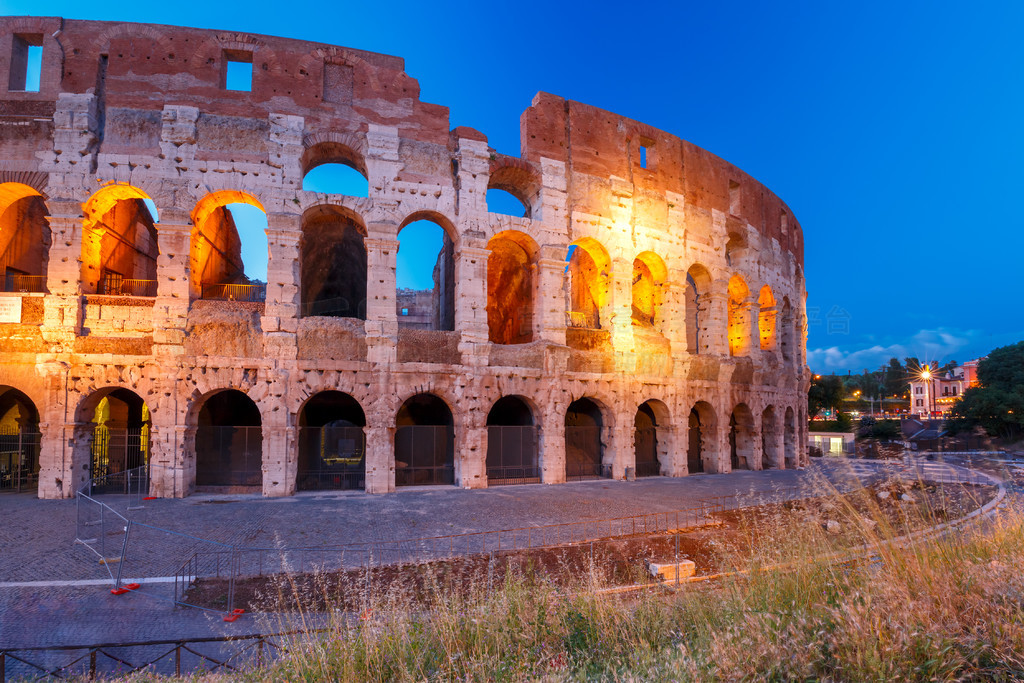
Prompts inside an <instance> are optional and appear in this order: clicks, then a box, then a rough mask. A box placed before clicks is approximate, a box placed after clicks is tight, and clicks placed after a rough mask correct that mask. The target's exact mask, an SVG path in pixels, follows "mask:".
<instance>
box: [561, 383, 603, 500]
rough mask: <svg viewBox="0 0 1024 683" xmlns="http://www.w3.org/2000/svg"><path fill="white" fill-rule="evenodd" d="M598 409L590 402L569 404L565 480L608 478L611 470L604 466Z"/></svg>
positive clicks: (566, 418) (566, 426)
mask: <svg viewBox="0 0 1024 683" xmlns="http://www.w3.org/2000/svg"><path fill="white" fill-rule="evenodd" d="M603 429H604V419H603V418H602V416H601V409H600V408H599V407H598V405H597V404H596V403H594V402H593V401H592V400H590V399H589V398H580V399H577V400H575V401H573V402H572V403H571V404H569V409H568V410H567V411H566V412H565V479H566V481H582V480H584V479H599V478H601V477H605V478H610V477H611V475H612V473H611V467H609V466H607V465H605V464H604V462H603V460H604V444H603V440H602V438H601V437H602V434H601V432H602V430H603Z"/></svg>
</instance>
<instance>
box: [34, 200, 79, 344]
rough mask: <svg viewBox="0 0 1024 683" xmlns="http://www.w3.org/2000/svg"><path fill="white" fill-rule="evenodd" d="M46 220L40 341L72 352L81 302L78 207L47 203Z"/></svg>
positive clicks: (54, 202) (71, 203)
mask: <svg viewBox="0 0 1024 683" xmlns="http://www.w3.org/2000/svg"><path fill="white" fill-rule="evenodd" d="M48 207H49V209H50V215H49V216H47V220H48V221H49V224H50V233H51V235H52V239H51V246H50V256H49V260H48V262H47V268H46V289H47V292H48V294H47V296H46V297H44V299H43V324H42V326H41V327H40V333H41V334H42V336H43V339H44V340H45V341H47V342H50V343H52V344H57V345H59V347H61V348H62V349H63V350H65V351H68V352H70V351H73V349H74V343H75V337H76V336H77V334H78V331H79V326H80V323H79V319H80V317H81V315H82V302H81V297H80V296H79V280H80V279H81V276H82V261H81V258H82V207H81V205H80V204H78V203H77V202H73V201H56V200H55V201H50V202H49V203H48Z"/></svg>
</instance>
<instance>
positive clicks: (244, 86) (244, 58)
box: [223, 50, 252, 92]
mask: <svg viewBox="0 0 1024 683" xmlns="http://www.w3.org/2000/svg"><path fill="white" fill-rule="evenodd" d="M223 82H224V89H225V90H239V91H242V92H251V91H252V53H251V52H246V51H244V50H224V74H223Z"/></svg>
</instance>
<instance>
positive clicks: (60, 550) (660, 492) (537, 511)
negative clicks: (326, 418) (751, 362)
mask: <svg viewBox="0 0 1024 683" xmlns="http://www.w3.org/2000/svg"><path fill="white" fill-rule="evenodd" d="M917 469H923V470H925V471H926V472H927V473H928V474H929V475H930V476H936V475H939V476H941V475H942V474H943V473H944V472H945V473H947V474H948V473H952V472H954V470H953V469H952V468H950V467H949V466H947V465H945V464H942V463H926V462H924V461H908V462H905V463H892V464H883V463H878V462H872V461H846V460H843V459H831V458H829V459H824V460H816V461H815V462H814V463H813V464H812V466H811V467H810V468H808V469H807V470H799V471H793V470H787V471H769V472H735V473H732V474H723V475H699V476H691V477H684V478H678V479H670V478H662V477H657V478H651V479H642V480H638V481H635V482H618V481H606V480H605V481H592V482H581V483H572V484H563V485H559V486H541V485H532V486H509V487H496V488H492V489H486V490H474V491H466V490H461V489H456V488H448V487H446V488H440V487H435V488H430V489H427V488H418V489H406V490H400V491H398V492H397V493H395V494H393V495H387V496H369V495H366V494H362V493H358V492H319V493H304V494H300V495H297V496H294V497H291V498H278V499H267V498H262V497H259V496H249V495H219V496H217V495H196V496H192V497H190V498H186V499H183V500H154V501H147V502H146V504H145V508H144V509H142V510H137V511H134V512H133V513H132V519H133V521H138V522H143V523H145V524H150V525H153V526H157V527H162V528H167V529H171V530H175V531H181V532H185V533H189V534H192V535H194V536H198V537H200V538H206V539H211V540H216V541H221V542H224V543H230V544H237V545H241V546H271V547H274V546H281V545H283V546H289V547H295V546H313V545H320V544H326V545H333V544H342V543H353V542H363V541H380V540H387V539H396V538H417V537H424V536H435V535H447V534H459V533H467V532H473V531H482V530H497V529H508V528H521V527H525V526H541V525H547V524H555V523H562V522H571V521H577V520H582V519H588V520H594V519H608V518H613V517H623V516H631V515H639V514H644V513H649V512H656V511H671V510H678V509H685V508H688V507H691V506H693V505H694V504H697V503H698V501H700V500H701V499H708V498H713V497H717V496H732V495H734V494H738V498H737V499H734V500H733V501H732V502H731V505H741V504H742V502H743V501H742V499H743V497H744V496H746V495H747V494H749V495H750V496H751V497H754V496H756V497H758V498H766V497H776V496H780V495H784V494H785V490H786V489H790V488H791V487H795V486H801V487H805V488H807V489H808V490H813V489H814V488H817V487H819V486H821V487H826V488H827V487H828V486H831V485H835V486H837V487H840V488H845V487H847V486H851V485H854V484H856V483H857V481H858V480H865V479H870V478H874V477H878V476H883V475H884V474H885V473H886V472H889V473H893V472H904V473H909V474H910V475H911V476H913V473H914V472H915V471H916V470H917ZM963 472H964V470H960V473H961V474H962V473H963ZM780 492H781V493H780ZM104 501H105V502H109V503H110V504H112V505H114V506H115V507H118V505H119V504H121V508H119V509H123V504H124V501H123V500H119V497H117V496H108V497H104ZM0 511H2V513H3V520H4V521H3V524H2V525H0V647H25V646H32V645H56V644H72V643H74V644H87V643H100V642H119V641H120V642H124V641H140V640H159V639H178V638H196V637H205V636H219V635H238V634H241V633H253V632H274V631H278V630H282V629H286V628H293V627H295V625H294V624H282V623H279V622H278V621H277V618H276V617H267V616H260V615H246V616H245V617H243V618H242V619H240V620H239V621H238V622H235V623H232V624H227V623H224V622H223V621H222V620H221V618H220V615H219V614H214V613H209V612H203V611H200V610H195V609H186V608H181V607H175V606H173V604H172V603H171V601H170V598H171V596H172V585H171V584H168V583H155V584H146V585H144V586H143V588H142V589H141V590H139V591H137V592H134V593H129V594H127V595H122V596H113V595H111V594H110V592H109V586H108V585H69V584H73V583H74V582H75V581H78V582H81V581H83V580H90V579H93V580H96V579H104V578H108V577H109V574H108V572H107V569H106V568H105V567H103V566H101V565H99V563H98V562H97V556H96V555H95V554H92V553H90V552H88V551H87V550H85V549H84V548H82V547H81V546H77V547H76V546H75V544H74V543H73V540H74V535H75V521H76V503H75V501H43V500H38V499H36V498H33V497H31V496H28V495H4V496H0ZM172 559H177V558H172ZM179 563H180V561H179ZM168 566H172V565H168ZM40 581H52V582H55V583H56V585H28V586H25V585H21V586H18V585H12V584H17V583H21V582H40ZM10 667H11V664H10V663H9V664H8V675H11V673H12V669H11V668H10Z"/></svg>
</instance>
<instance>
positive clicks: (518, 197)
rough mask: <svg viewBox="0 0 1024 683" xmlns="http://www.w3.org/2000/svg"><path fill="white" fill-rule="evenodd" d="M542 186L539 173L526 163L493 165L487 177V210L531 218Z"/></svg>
mask: <svg viewBox="0 0 1024 683" xmlns="http://www.w3.org/2000/svg"><path fill="white" fill-rule="evenodd" d="M499 163H500V162H499ZM540 187H541V182H540V177H539V175H538V174H537V173H535V172H534V171H533V170H532V169H531V168H530V167H529V165H528V164H526V163H519V162H513V163H506V164H505V165H500V166H496V167H495V166H492V167H491V173H490V176H489V177H488V179H487V210H488V211H489V212H490V213H500V214H505V215H507V216H522V217H523V218H531V217H532V215H533V211H532V207H533V205H534V202H535V201H536V199H537V196H538V195H539V194H540Z"/></svg>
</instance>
